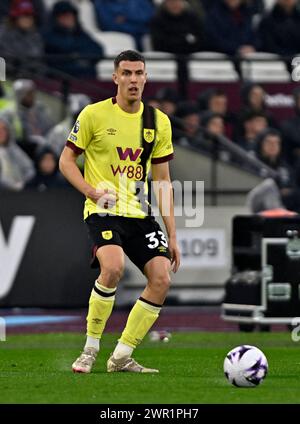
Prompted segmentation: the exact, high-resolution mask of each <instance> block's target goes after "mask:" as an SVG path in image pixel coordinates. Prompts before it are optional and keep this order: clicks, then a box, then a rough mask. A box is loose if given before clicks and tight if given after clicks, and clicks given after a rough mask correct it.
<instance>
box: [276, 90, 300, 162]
mask: <svg viewBox="0 0 300 424" xmlns="http://www.w3.org/2000/svg"><path fill="white" fill-rule="evenodd" d="M293 95H294V101H295V114H294V116H293V117H291V118H288V119H287V120H285V121H284V122H283V123H282V125H281V131H282V135H283V139H284V151H285V155H286V159H287V161H288V163H290V164H291V165H294V164H295V163H296V162H298V161H299V160H300V137H299V135H300V88H299V87H298V88H296V89H295V90H294V92H293Z"/></svg>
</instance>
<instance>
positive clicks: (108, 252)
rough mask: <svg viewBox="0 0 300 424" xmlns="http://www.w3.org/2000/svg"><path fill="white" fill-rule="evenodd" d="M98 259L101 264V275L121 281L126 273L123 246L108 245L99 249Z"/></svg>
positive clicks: (97, 252)
mask: <svg viewBox="0 0 300 424" xmlns="http://www.w3.org/2000/svg"><path fill="white" fill-rule="evenodd" d="M96 257H97V259H98V261H99V264H100V269H101V275H102V277H104V276H107V275H108V276H110V277H115V279H117V280H119V279H120V278H121V277H122V275H123V272H124V266H125V258H124V251H123V249H122V247H121V246H117V245H114V244H108V245H105V246H100V247H98V249H97V251H96Z"/></svg>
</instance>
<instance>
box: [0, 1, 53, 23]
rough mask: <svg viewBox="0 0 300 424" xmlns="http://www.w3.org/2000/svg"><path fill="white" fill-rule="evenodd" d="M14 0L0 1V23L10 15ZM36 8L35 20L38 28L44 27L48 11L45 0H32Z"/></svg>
mask: <svg viewBox="0 0 300 424" xmlns="http://www.w3.org/2000/svg"><path fill="white" fill-rule="evenodd" d="M12 3H13V0H1V3H0V24H1V23H2V22H4V21H5V20H6V18H7V16H8V15H9V9H10V7H11V4H12ZM31 3H32V5H33V8H34V16H35V22H36V25H37V26H38V28H43V27H44V26H45V25H46V23H47V11H46V8H45V5H44V1H43V0H31Z"/></svg>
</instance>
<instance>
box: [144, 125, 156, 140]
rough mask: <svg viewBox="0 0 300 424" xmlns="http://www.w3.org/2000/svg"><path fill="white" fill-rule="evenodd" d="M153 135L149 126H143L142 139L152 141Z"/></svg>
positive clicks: (153, 132)
mask: <svg viewBox="0 0 300 424" xmlns="http://www.w3.org/2000/svg"><path fill="white" fill-rule="evenodd" d="M154 137H155V131H154V130H151V129H150V128H144V139H145V141H147V143H152V141H153V140H154Z"/></svg>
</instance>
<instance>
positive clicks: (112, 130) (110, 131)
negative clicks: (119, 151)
mask: <svg viewBox="0 0 300 424" xmlns="http://www.w3.org/2000/svg"><path fill="white" fill-rule="evenodd" d="M106 132H107V135H116V132H117V130H116V129H115V128H107V129H106Z"/></svg>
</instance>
